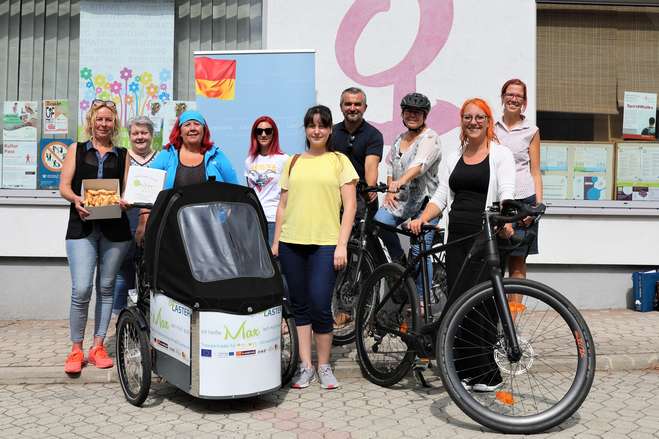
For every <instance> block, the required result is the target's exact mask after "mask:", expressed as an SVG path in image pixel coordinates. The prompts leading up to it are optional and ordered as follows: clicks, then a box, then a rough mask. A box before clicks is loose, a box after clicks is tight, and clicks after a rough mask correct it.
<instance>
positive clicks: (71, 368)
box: [64, 350, 85, 374]
mask: <svg viewBox="0 0 659 439" xmlns="http://www.w3.org/2000/svg"><path fill="white" fill-rule="evenodd" d="M84 365H85V354H83V353H82V351H77V350H76V351H71V353H70V354H69V356H68V357H66V363H64V372H66V373H70V374H75V373H80V371H81V370H82V366H84Z"/></svg>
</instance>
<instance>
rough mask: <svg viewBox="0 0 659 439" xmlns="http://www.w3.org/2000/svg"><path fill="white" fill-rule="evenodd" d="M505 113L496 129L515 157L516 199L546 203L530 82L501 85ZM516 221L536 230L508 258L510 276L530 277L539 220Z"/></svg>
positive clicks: (521, 231) (521, 228) (521, 230)
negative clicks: (529, 106)
mask: <svg viewBox="0 0 659 439" xmlns="http://www.w3.org/2000/svg"><path fill="white" fill-rule="evenodd" d="M501 103H502V104H503V116H502V118H501V119H500V120H498V121H497V122H496V124H495V125H494V132H495V133H496V135H497V137H498V138H499V140H501V143H502V144H503V145H506V146H507V147H508V148H510V150H511V151H512V152H513V156H514V157H515V168H516V169H515V199H517V200H518V201H522V202H524V203H527V204H532V205H535V204H538V203H542V175H540V131H539V130H538V127H536V126H535V125H532V124H531V123H530V122H529V121H528V119H527V118H526V117H525V116H524V110H525V109H526V84H525V83H524V82H522V81H521V80H519V79H510V80H508V81H506V83H505V84H503V87H501ZM522 222H523V224H515V225H514V226H513V227H514V229H515V233H516V234H518V235H520V237H523V236H524V235H525V233H529V232H532V233H533V237H532V239H531V240H530V242H528V243H526V244H523V245H521V246H519V247H517V248H516V249H515V250H513V251H512V252H511V253H510V257H509V258H508V271H509V273H510V277H517V278H526V257H527V255H535V254H537V253H538V223H537V222H534V221H533V219H532V218H526V219H524V221H522Z"/></svg>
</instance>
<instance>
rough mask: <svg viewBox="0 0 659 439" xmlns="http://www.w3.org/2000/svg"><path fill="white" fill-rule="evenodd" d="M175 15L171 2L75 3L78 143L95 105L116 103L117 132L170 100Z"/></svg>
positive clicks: (124, 140) (124, 141) (124, 138)
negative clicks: (77, 17)
mask: <svg viewBox="0 0 659 439" xmlns="http://www.w3.org/2000/svg"><path fill="white" fill-rule="evenodd" d="M175 15H176V14H175V13H174V1H173V0H150V1H146V0H136V1H130V2H128V1H121V2H108V1H100V0H82V1H81V2H80V72H79V73H80V82H79V89H78V96H79V102H78V105H79V110H80V111H79V112H78V114H79V120H78V138H79V139H80V138H81V136H82V128H83V125H84V121H85V116H86V114H87V111H89V109H90V108H91V105H92V103H93V101H94V100H95V99H100V100H103V101H112V102H114V103H115V105H116V107H117V112H118V115H119V118H120V120H121V126H122V127H126V126H127V122H128V121H129V120H130V119H131V118H133V117H137V116H146V115H148V113H149V111H151V108H152V107H153V106H154V105H155V104H159V105H160V104H162V103H164V102H167V101H169V100H171V98H172V69H173V66H174V17H175ZM99 29H104V30H106V31H104V32H99ZM119 142H120V144H122V145H128V135H127V131H126V129H125V128H122V130H121V132H120V139H119Z"/></svg>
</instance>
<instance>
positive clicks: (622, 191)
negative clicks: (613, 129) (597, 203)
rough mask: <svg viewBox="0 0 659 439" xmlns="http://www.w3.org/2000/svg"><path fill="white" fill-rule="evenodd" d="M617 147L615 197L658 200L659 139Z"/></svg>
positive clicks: (625, 143) (627, 143)
mask: <svg viewBox="0 0 659 439" xmlns="http://www.w3.org/2000/svg"><path fill="white" fill-rule="evenodd" d="M616 147H617V148H616V150H617V154H616V180H615V181H616V200H624V201H659V143H647V142H624V143H618V144H617V145H616Z"/></svg>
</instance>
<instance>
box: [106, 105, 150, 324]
mask: <svg viewBox="0 0 659 439" xmlns="http://www.w3.org/2000/svg"><path fill="white" fill-rule="evenodd" d="M153 131H154V130H153V122H151V119H149V118H148V117H146V116H139V117H136V118H134V119H131V120H129V121H128V138H129V140H130V149H129V150H128V158H129V159H130V165H131V166H149V164H150V163H151V162H152V161H153V159H154V158H155V156H156V152H155V151H154V150H153V149H151V142H152V141H153ZM139 212H140V211H139V209H130V210H128V211H127V212H126V214H127V216H128V223H129V224H130V232H131V234H132V236H133V237H134V236H135V231H136V230H137V224H138V222H139ZM135 250H136V249H135V241H134V240H133V241H131V245H130V247H129V249H128V253H127V254H126V257H125V258H124V261H123V262H122V264H121V268H120V270H119V273H118V274H117V281H116V283H115V285H114V305H113V306H112V314H113V315H115V316H116V315H118V314H119V313H120V312H121V310H122V309H124V308H125V307H126V301H127V296H128V290H130V289H133V288H135Z"/></svg>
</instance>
